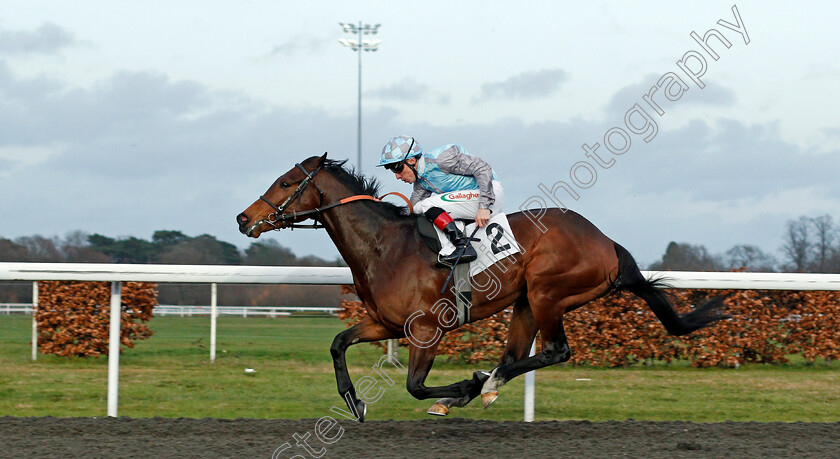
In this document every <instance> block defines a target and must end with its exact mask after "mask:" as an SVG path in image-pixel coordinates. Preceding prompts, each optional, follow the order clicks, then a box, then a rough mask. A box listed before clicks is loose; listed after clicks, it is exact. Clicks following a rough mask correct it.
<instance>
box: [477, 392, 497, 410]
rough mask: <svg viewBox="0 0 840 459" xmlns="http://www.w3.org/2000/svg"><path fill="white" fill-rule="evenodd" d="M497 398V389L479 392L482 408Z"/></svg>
mask: <svg viewBox="0 0 840 459" xmlns="http://www.w3.org/2000/svg"><path fill="white" fill-rule="evenodd" d="M497 398H499V391H497V390H494V391H490V392H487V393H484V394H481V403H483V404H484V408H487V407H488V406H490V405H492V404H493V402H495V401H496V399H497Z"/></svg>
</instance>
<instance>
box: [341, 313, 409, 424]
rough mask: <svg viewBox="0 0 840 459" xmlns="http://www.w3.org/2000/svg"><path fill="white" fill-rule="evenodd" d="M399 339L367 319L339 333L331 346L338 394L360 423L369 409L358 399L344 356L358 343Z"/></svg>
mask: <svg viewBox="0 0 840 459" xmlns="http://www.w3.org/2000/svg"><path fill="white" fill-rule="evenodd" d="M397 337H399V336H398V334H397V333H395V332H393V331H391V330H388V329H387V328H385V327H384V326H382V325H381V324H379V323H377V322H374V321H373V319H370V318H367V319H365V320H363V321H361V322H359V323H357V324H356V325H353V326H352V327H350V328H348V329H347V330H344V331H343V332H341V333H339V334H338V335H337V336H336V337H335V339H334V340H333V343H332V346H330V354H331V355H332V358H333V366H334V367H335V379H336V382H337V383H338V393H339V394H340V395H341V397H342V398H343V399H344V402H345V403H347V407H348V408H349V409H350V412H351V413H352V414H354V415H355V416H356V417H357V418H358V419H359V421H360V422H364V420H365V413H366V410H367V407H366V406H365V402H363V401H361V400H359V398H358V397H356V389H355V388H354V387H353V381H352V380H351V379H350V374H349V373H348V372H347V361H346V360H345V358H344V354H345V352H346V351H347V348H348V347H350V346H352V345H354V344H356V343H366V342H370V341H379V340H383V339H388V338H397Z"/></svg>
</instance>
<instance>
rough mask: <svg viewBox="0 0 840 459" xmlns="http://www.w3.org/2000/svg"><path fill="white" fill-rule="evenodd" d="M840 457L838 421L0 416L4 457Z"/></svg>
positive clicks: (839, 425) (1, 446) (0, 442)
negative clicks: (392, 419)
mask: <svg viewBox="0 0 840 459" xmlns="http://www.w3.org/2000/svg"><path fill="white" fill-rule="evenodd" d="M295 455H300V456H298V457H305V458H306V457H319V456H320V457H343V458H356V457H359V458H363V457H374V458H378V457H389V458H390V457H410V458H412V459H415V458H439V457H464V458H466V457H529V458H537V457H569V456H572V455H575V456H581V457H644V458H655V457H663V458H665V457H668V458H672V457H703V458H708V457H739V458H743V457H786V458H787V457H808V458H814V457H832V458H837V457H840V423H752V422H748V423H743V422H725V423H715V424H695V423H690V422H647V421H620V422H618V421H616V422H599V423H594V422H587V421H562V422H560V421H552V422H535V423H521V422H494V421H475V420H466V419H458V418H453V419H429V420H423V421H370V422H366V423H364V424H359V423H358V422H355V421H351V420H349V419H344V418H341V417H340V416H338V417H337V418H336V419H333V418H329V417H325V418H321V420H318V419H300V420H285V419H277V420H269V419H230V420H228V419H186V418H181V419H167V418H152V419H131V418H116V419H114V418H51V417H43V418H15V417H2V418H0V457H15V458H20V457H85V458H93V457H131V458H146V457H149V458H151V457H154V458H169V457H202V458H208V457H213V458H222V457H236V458H243V457H244V458H247V457H264V458H271V457H278V458H281V457H282V458H288V457H294V456H295Z"/></svg>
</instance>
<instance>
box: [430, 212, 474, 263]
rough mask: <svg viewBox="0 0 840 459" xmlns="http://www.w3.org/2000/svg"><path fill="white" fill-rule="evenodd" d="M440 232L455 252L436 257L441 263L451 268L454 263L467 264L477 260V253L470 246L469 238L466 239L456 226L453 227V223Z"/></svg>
mask: <svg viewBox="0 0 840 459" xmlns="http://www.w3.org/2000/svg"><path fill="white" fill-rule="evenodd" d="M441 231H443V234H445V235H446V237H447V238H449V241H450V242H452V245H454V246H455V251H453V252H452V253H451V254H449V255H445V256H440V257H438V258H439V260H440V262H441V263H443V264H446V265H450V266H451V265H453V264H455V262H456V261H457V262H458V263H469V262H471V261H475V259H476V258H478V253H476V251H475V249H474V248H473V246H472V244H470V238H468V237H467V236H466V235H465V234H464V233H462V232H461V230H460V229H458V227H457V226H455V222H452V223H450V224H448V225H446V226H445V227H443V228H441ZM459 255H460V256H461V259H460V260H459V259H458V256H459Z"/></svg>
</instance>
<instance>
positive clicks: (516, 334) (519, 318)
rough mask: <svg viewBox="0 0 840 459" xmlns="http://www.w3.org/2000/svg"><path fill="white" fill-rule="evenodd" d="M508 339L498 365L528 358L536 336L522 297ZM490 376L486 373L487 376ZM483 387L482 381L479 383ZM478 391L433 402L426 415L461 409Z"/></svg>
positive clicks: (531, 319) (525, 302)
mask: <svg viewBox="0 0 840 459" xmlns="http://www.w3.org/2000/svg"><path fill="white" fill-rule="evenodd" d="M508 330H509V331H508V339H507V345H506V347H505V351H504V353H503V354H502V358H501V362H500V363H499V365H503V364H509V363H513V362H516V361H518V360H522V359H524V358H525V357H528V351H529V350H530V349H531V342H533V341H534V336H536V334H537V324H536V322H535V321H534V315H533V314H532V313H531V309H530V306H529V305H528V299H527V298H526V297H525V296H524V295H523V296H522V297H521V298H519V300H517V302H516V304H515V306H514V309H513V315H512V316H511V319H510V327H509V329H508ZM489 375H490V374H489V373H487V376H489ZM480 384H482V385H483V381H481V382H480ZM478 394H479V391H477V390H475V389H473V388H471V390H470V394H469V395H466V396H464V397H459V398H442V399H440V400H438V401H437V402H435V404H434V405H432V407H431V408H429V411H428V412H427V413H429V414H434V415H437V416H445V415H447V414H449V409H450V408H452V407H462V406H466V405H467V404H468V403H470V402H471V401H472V400H473V399H474V398H475V397H477V396H478Z"/></svg>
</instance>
